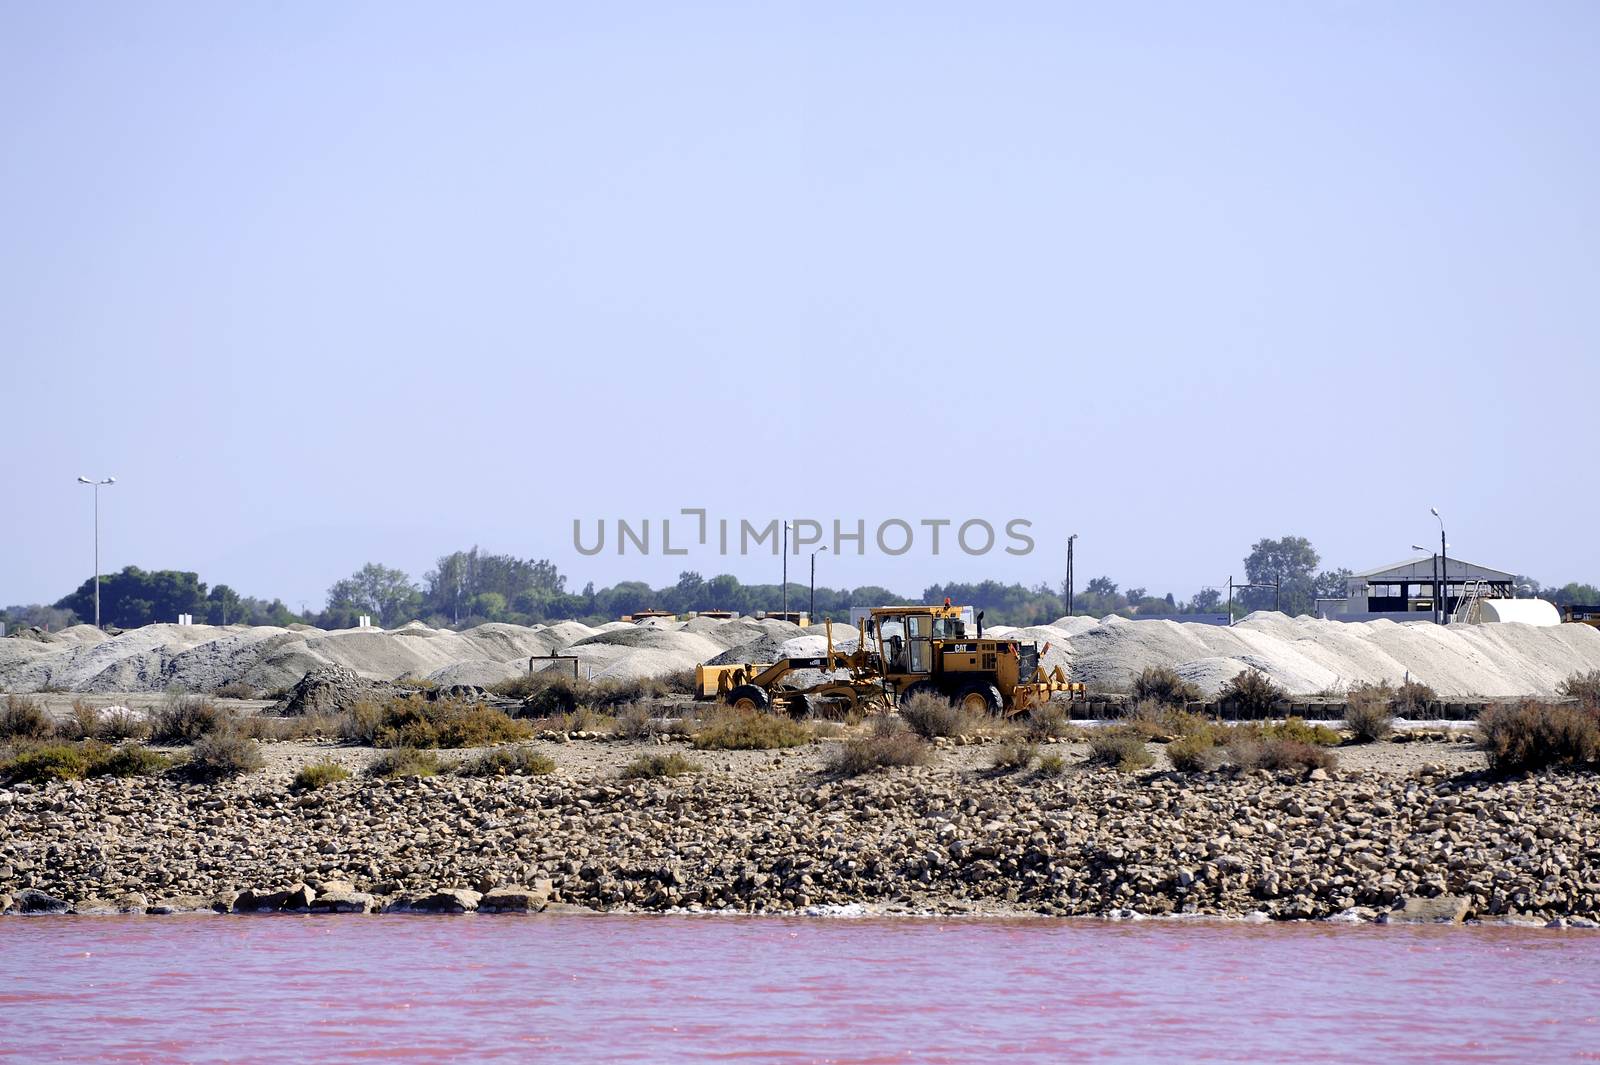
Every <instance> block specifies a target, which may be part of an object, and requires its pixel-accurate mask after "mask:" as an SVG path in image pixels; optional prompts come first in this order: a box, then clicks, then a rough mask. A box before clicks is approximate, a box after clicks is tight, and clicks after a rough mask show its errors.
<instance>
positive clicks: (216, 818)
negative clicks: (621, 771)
mask: <svg viewBox="0 0 1600 1065" xmlns="http://www.w3.org/2000/svg"><path fill="white" fill-rule="evenodd" d="M552 746H556V745H552ZM560 746H562V747H564V748H565V749H567V750H571V749H572V748H577V747H581V748H594V750H591V751H590V752H588V754H587V759H588V760H587V761H586V762H583V763H580V764H576V765H575V766H574V768H573V769H571V770H563V771H562V772H558V773H556V774H553V775H549V776H541V777H502V778H489V779H481V778H465V777H457V776H438V777H426V778H417V779H409V780H379V779H372V778H367V777H360V776H358V777H354V778H352V779H350V780H345V781H339V782H336V783H332V784H329V785H328V786H326V787H324V788H322V789H320V790H317V791H313V792H309V793H305V794H296V793H294V792H292V791H291V790H290V789H289V788H288V787H287V780H286V777H285V776H284V775H283V774H281V773H277V774H274V773H263V774H254V775H251V776H247V777H243V778H240V779H238V780H234V781H230V782H222V783H217V784H195V783H188V782H184V781H183V780H181V779H174V778H172V777H169V776H160V777H144V778H130V779H116V778H105V779H95V780H89V781H61V782H53V783H49V784H43V785H15V786H13V787H12V788H10V789H9V790H6V791H3V792H0V909H3V910H5V911H6V912H12V913H18V912H74V913H119V912H120V913H151V914H162V913H177V912H186V911H202V910H215V911H221V912H252V913H253V912H261V911H263V910H265V911H275V912H304V913H316V912H330V913H344V912H350V913H369V912H454V913H461V912H473V911H477V912H538V911H546V912H548V911H551V910H562V909H572V910H578V909H581V910H604V911H684V910H687V911H696V910H707V911H735V912H749V913H804V912H815V911H816V910H817V909H818V908H829V907H850V906H861V907H865V908H866V909H867V910H869V911H870V912H877V913H930V914H961V913H979V914H1042V915H1055V916H1069V915H1101V916H1108V915H1109V916H1117V915H1128V914H1140V915H1149V916H1161V915H1204V916H1217V917H1240V916H1245V915H1250V914H1264V915H1266V916H1267V917H1269V918H1275V919H1319V918H1333V917H1343V918H1345V919H1366V920H1410V919H1429V920H1432V919H1437V920H1450V921H1460V920H1474V919H1477V920H1499V919H1513V918H1514V919H1520V920H1531V921H1538V922H1570V923H1573V924H1577V925H1587V924H1591V923H1594V922H1596V921H1597V920H1600V777H1596V776H1595V775H1593V774H1590V773H1584V772H1559V773H1556V772H1553V773H1544V774H1538V775H1533V776H1529V777H1525V778H1521V779H1511V780H1495V779H1491V778H1489V777H1487V776H1486V775H1484V774H1482V773H1480V772H1473V771H1463V770H1461V769H1459V768H1458V767H1452V768H1450V769H1446V768H1445V767H1443V766H1440V765H1434V764H1422V765H1421V766H1420V767H1417V768H1415V769H1411V770H1408V771H1405V772H1382V771H1375V770H1373V769H1363V768H1343V769H1334V770H1331V771H1323V770H1317V771H1313V772H1312V773H1311V774H1309V776H1307V775H1306V774H1303V773H1299V772H1269V771H1265V770H1256V771H1253V772H1249V773H1245V774H1242V775H1235V774H1232V773H1228V772H1221V773H1213V774H1174V773H1170V772H1165V771H1162V770H1159V769H1158V770H1153V771H1147V772H1144V773H1140V774H1126V773H1120V772H1117V771H1115V770H1111V769H1098V768H1090V767H1087V766H1082V765H1078V764H1069V766H1068V768H1067V770H1066V771H1065V772H1064V773H1063V774H1061V775H1059V776H1046V775H1040V774H1036V773H1029V772H1021V773H998V772H995V771H989V770H986V769H982V768H978V767H975V766H973V765H972V764H971V763H967V764H959V763H955V762H954V761H951V762H941V763H938V764H935V765H933V766H930V767H924V768H906V769H892V770H887V771H881V772H878V773H873V774H869V775H866V776H862V777H857V778H851V779H834V778H830V777H827V776H825V775H824V774H823V773H822V772H821V770H820V765H821V761H820V758H819V756H818V755H817V754H815V753H814V752H796V753H791V754H789V755H788V756H787V757H783V756H772V755H770V754H764V755H758V756H753V757H752V756H746V757H744V758H743V759H741V760H729V761H727V762H725V763H715V762H713V763H712V764H710V765H708V766H707V771H706V772H705V773H702V774H698V775H693V776H685V777H680V778H675V779H667V780H624V779H620V778H619V777H618V776H617V775H616V774H615V772H614V771H612V770H611V769H609V768H608V767H607V766H608V765H609V764H610V763H611V762H613V761H615V760H617V759H620V758H623V757H625V756H627V755H628V754H629V753H630V752H631V753H637V751H633V750H632V749H633V748H635V747H642V746H644V745H643V744H634V743H625V744H624V743H617V744H599V743H596V744H586V743H578V744H570V745H560ZM1440 746H1446V745H1440ZM1063 749H1065V745H1063ZM1068 761H1069V762H1072V761H1073V759H1071V758H1070V757H1069V759H1068Z"/></svg>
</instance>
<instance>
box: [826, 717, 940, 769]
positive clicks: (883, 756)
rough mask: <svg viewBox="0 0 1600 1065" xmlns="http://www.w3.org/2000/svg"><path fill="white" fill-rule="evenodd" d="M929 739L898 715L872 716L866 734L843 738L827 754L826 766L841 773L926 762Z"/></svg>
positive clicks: (929, 754) (928, 752)
mask: <svg viewBox="0 0 1600 1065" xmlns="http://www.w3.org/2000/svg"><path fill="white" fill-rule="evenodd" d="M930 756H931V751H930V748H929V747H928V741H927V740H924V739H923V738H922V737H921V736H918V735H917V734H916V733H915V732H912V731H911V730H910V729H909V728H907V727H906V726H905V724H904V723H903V722H901V721H900V720H899V719H897V718H892V717H879V718H874V719H873V722H872V725H871V727H870V728H869V729H868V730H867V734H866V735H865V736H859V737H857V738H855V739H853V740H846V741H845V742H843V743H841V744H839V746H838V747H837V748H836V749H835V750H834V751H832V752H830V754H829V758H828V767H829V768H830V769H831V770H832V771H833V772H835V773H838V774H839V775H841V776H848V777H853V776H858V775H860V774H862V773H868V772H871V771H872V770H874V769H883V768H887V767H890V766H912V765H925V764H927V761H928V759H929V757H930Z"/></svg>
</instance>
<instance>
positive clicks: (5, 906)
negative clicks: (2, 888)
mask: <svg viewBox="0 0 1600 1065" xmlns="http://www.w3.org/2000/svg"><path fill="white" fill-rule="evenodd" d="M16 903H17V900H16V899H13V898H12V897H11V896H10V895H7V894H5V893H4V892H0V913H10V912H11V908H12V907H13V906H15V905H16Z"/></svg>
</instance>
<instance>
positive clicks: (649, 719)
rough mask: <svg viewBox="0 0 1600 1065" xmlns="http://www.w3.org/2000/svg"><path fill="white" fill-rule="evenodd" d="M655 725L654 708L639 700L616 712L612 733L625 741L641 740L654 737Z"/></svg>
mask: <svg viewBox="0 0 1600 1065" xmlns="http://www.w3.org/2000/svg"><path fill="white" fill-rule="evenodd" d="M655 724H656V715H655V707H653V706H651V705H650V704H649V703H647V702H645V701H644V700H642V699H641V700H639V701H638V702H633V703H629V704H628V705H627V706H624V707H623V708H622V709H621V710H618V711H617V716H616V720H615V722H614V723H613V725H612V731H613V732H614V733H615V734H616V735H618V736H620V737H622V738H623V739H625V740H642V739H648V738H650V737H651V736H653V735H655V731H656V728H655Z"/></svg>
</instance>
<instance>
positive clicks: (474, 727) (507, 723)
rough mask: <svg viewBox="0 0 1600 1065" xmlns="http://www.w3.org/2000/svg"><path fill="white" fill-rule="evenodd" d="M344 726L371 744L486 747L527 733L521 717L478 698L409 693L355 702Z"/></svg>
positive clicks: (513, 739) (421, 746)
mask: <svg viewBox="0 0 1600 1065" xmlns="http://www.w3.org/2000/svg"><path fill="white" fill-rule="evenodd" d="M346 729H347V734H348V735H349V736H350V738H352V739H357V740H360V741H362V742H365V743H370V744H371V745H373V746H374V747H416V748H423V747H449V748H458V747H489V746H492V745H494V744H497V743H512V742H515V741H517V740H525V739H528V738H529V737H531V736H532V735H533V729H532V728H531V727H529V725H528V723H527V722H526V721H517V720H513V719H512V718H510V717H508V716H506V715H505V714H504V713H502V712H501V711H499V710H494V709H491V708H490V707H487V706H484V705H483V704H481V703H469V702H464V701H461V700H457V699H438V700H430V699H428V698H427V697H426V696H424V695H418V694H415V693H413V694H410V695H401V696H396V697H395V698H392V699H388V700H384V701H382V702H374V701H372V700H367V699H363V700H360V701H358V702H357V703H356V704H355V706H354V707H352V708H351V711H350V717H349V720H348V722H347V724H346Z"/></svg>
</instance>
